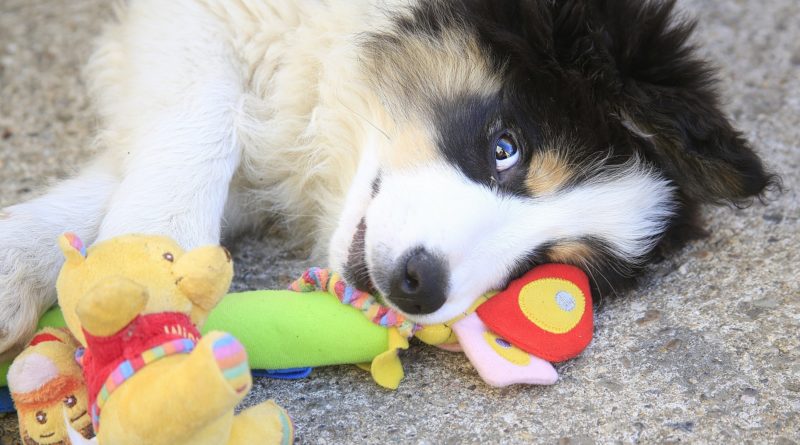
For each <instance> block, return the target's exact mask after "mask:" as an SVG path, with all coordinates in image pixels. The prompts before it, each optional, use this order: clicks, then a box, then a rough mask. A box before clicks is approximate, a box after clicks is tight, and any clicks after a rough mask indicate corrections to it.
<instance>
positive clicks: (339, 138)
mask: <svg viewBox="0 0 800 445" xmlns="http://www.w3.org/2000/svg"><path fill="white" fill-rule="evenodd" d="M410 1H412V0H408V1H405V0H392V1H389V0H386V1H376V0H372V1H370V0H341V1H328V2H323V1H318V0H269V1H265V0H170V1H163V0H135V1H132V2H130V4H129V5H128V6H126V7H124V8H120V12H119V21H118V22H116V23H114V24H112V25H110V26H109V27H108V28H107V29H106V31H105V32H104V34H103V36H102V37H101V39H100V46H99V48H98V50H97V52H96V54H95V55H94V57H93V58H92V60H91V62H90V64H89V67H88V71H87V72H88V74H89V77H90V81H91V92H92V96H93V98H94V100H95V103H96V105H97V109H98V112H99V115H100V117H101V119H102V122H103V130H102V132H101V133H100V135H99V142H100V144H101V145H102V146H103V147H105V152H104V153H103V154H102V155H101V156H100V157H98V159H97V160H96V161H94V162H93V163H92V164H91V165H90V166H89V167H88V168H87V169H86V170H85V171H84V172H83V173H82V174H81V175H79V176H78V177H76V178H74V179H72V180H69V181H66V182H64V183H62V184H60V185H58V186H56V187H55V188H53V189H52V190H50V191H49V192H48V193H46V194H44V195H43V196H41V197H40V198H37V199H35V200H33V201H30V202H26V203H22V204H19V205H15V206H12V207H10V208H8V209H6V210H5V213H6V217H5V218H4V219H0V329H2V330H3V331H2V335H0V337H1V338H0V351H3V350H6V349H8V348H10V347H12V346H14V345H15V344H18V343H19V342H20V341H21V340H23V339H24V338H26V337H27V336H28V334H29V333H30V329H31V328H32V323H31V322H32V320H34V319H35V318H36V317H37V316H38V315H39V314H40V313H41V312H42V311H43V310H44V309H45V308H46V307H47V306H49V305H50V304H52V303H53V301H54V293H53V292H54V290H53V283H54V281H55V277H56V274H57V272H58V269H59V266H60V264H61V261H60V255H59V253H58V249H57V247H56V243H55V240H56V239H57V236H58V235H59V234H61V233H62V232H64V231H73V232H76V233H77V234H78V235H79V236H80V237H81V238H83V239H84V240H85V241H86V242H87V243H93V242H95V241H97V240H102V239H107V238H109V237H113V236H116V235H119V234H123V233H129V232H142V233H159V234H166V235H169V236H172V237H173V238H175V239H176V240H178V241H179V242H180V243H181V244H182V245H183V246H184V247H185V248H187V249H188V248H193V247H196V246H198V245H203V244H209V243H217V242H219V240H220V236H223V235H224V234H230V233H234V232H236V231H238V230H241V229H243V228H247V227H250V226H252V225H255V224H257V222H258V221H260V220H261V219H262V218H264V217H265V216H266V215H273V216H274V215H280V216H282V217H284V219H285V220H286V221H287V222H289V223H292V224H293V225H292V227H294V228H295V232H294V233H296V234H298V236H301V234H302V236H303V237H305V238H306V239H315V240H319V241H320V242H319V243H318V244H317V250H316V252H317V253H324V252H325V251H326V250H328V253H329V255H330V265H331V266H333V267H335V268H340V267H342V266H343V264H344V262H345V261H346V259H347V255H348V249H349V246H350V242H351V240H352V238H353V234H354V232H355V227H356V225H357V224H358V222H359V221H360V220H361V218H362V217H364V216H365V215H366V217H367V220H369V224H370V230H369V232H368V234H367V238H366V243H367V260H368V263H369V264H370V266H371V269H373V270H375V271H376V274H377V275H380V273H381V270H382V269H384V270H385V269H388V268H390V267H391V266H392V263H393V262H394V261H396V260H397V258H398V257H399V256H400V255H401V254H402V253H403V252H404V251H405V250H406V249H408V248H411V247H414V246H417V245H421V244H422V245H425V244H427V245H430V246H431V247H432V248H435V249H437V251H441V252H444V253H445V255H446V257H447V259H448V260H449V261H450V263H451V264H450V269H451V271H452V277H451V281H450V286H449V288H450V293H449V296H448V302H447V303H446V304H445V306H444V307H443V308H442V309H440V310H439V311H437V312H436V313H434V314H431V315H429V316H424V317H418V318H419V319H420V320H421V321H443V320H446V319H448V318H450V317H451V316H453V315H454V314H456V313H458V312H460V311H463V310H465V309H466V306H467V305H469V303H470V301H471V298H473V297H474V295H476V294H479V293H481V292H484V291H486V290H488V289H489V288H491V287H494V286H498V285H500V284H501V280H502V279H503V277H505V276H506V275H507V273H508V269H509V268H510V267H513V262H514V260H515V259H518V258H519V257H520V255H523V254H525V253H526V252H527V251H529V250H530V249H532V248H535V247H536V245H538V244H540V243H542V242H545V241H547V240H552V239H558V238H561V237H572V236H599V237H601V238H602V239H604V240H606V241H607V242H608V243H609V246H610V247H611V248H612V249H615V250H617V251H618V253H620V254H622V255H624V256H626V257H637V256H639V255H641V254H643V253H644V252H646V251H647V250H648V249H649V248H650V247H651V246H652V243H653V242H655V239H656V238H655V237H656V236H657V234H659V233H660V232H661V231H662V230H663V228H664V227H663V221H664V220H665V218H666V215H667V214H668V213H669V211H670V206H669V201H670V200H671V194H672V191H671V188H670V186H669V184H668V183H667V182H666V181H664V180H662V179H661V178H659V177H658V176H657V175H656V174H653V173H651V172H650V171H649V170H648V169H647V168H646V167H645V166H643V165H642V164H640V163H638V162H634V163H632V164H630V165H628V166H626V167H625V174H624V175H619V174H617V173H619V172H614V171H611V172H607V173H606V174H605V175H599V176H598V177H597V178H596V180H594V181H591V182H589V183H588V184H586V185H584V186H582V187H580V188H576V189H573V190H572V191H570V192H568V193H565V194H561V195H557V196H549V197H542V198H541V199H538V200H524V199H522V198H512V197H499V196H498V195H497V194H496V193H493V191H492V190H491V189H489V188H486V187H483V186H480V185H478V184H475V183H472V182H470V181H468V180H467V179H466V178H465V177H463V176H462V175H460V174H459V173H458V172H457V171H456V170H455V169H453V168H451V167H448V166H446V165H445V164H444V163H443V162H442V161H441V160H440V159H438V158H436V156H435V155H432V152H431V151H430V150H429V149H428V148H427V147H425V146H424V145H425V144H424V143H421V144H417V145H419V146H416V147H414V148H415V150H412V153H416V155H418V156H419V159H417V161H419V162H417V163H415V162H410V163H409V162H407V161H408V159H400V160H398V159H395V158H396V156H394V155H393V154H392V152H391V150H392V143H391V142H392V141H393V140H394V138H395V136H397V134H398V132H402V131H403V130H402V129H403V128H405V127H404V123H407V122H405V121H404V120H405V119H409V120H410V118H409V117H408V116H404V117H403V118H402V119H398V118H397V116H395V119H392V118H390V117H389V116H388V114H390V112H388V111H387V109H390V108H391V107H390V106H388V105H387V106H386V108H384V106H383V105H381V104H386V98H385V97H379V96H381V95H382V94H383V95H385V94H386V92H385V91H383V92H381V91H376V92H374V93H373V90H380V89H379V88H377V89H376V88H372V87H370V86H369V85H370V79H367V78H365V73H364V72H363V71H362V70H361V68H360V66H361V65H360V63H359V54H358V51H357V48H358V45H357V44H356V43H357V39H358V38H359V36H361V35H363V33H365V32H369V31H372V30H380V29H383V28H385V27H386V26H387V23H388V19H389V16H390V15H391V14H388V13H387V11H391V12H392V14H398V13H403V11H404V9H405V8H406V6H407V4H408V2H410ZM429 43H430V42H429ZM461 43H463V44H464V45H466V49H465V50H466V51H469V43H468V42H453V43H452V45H451V46H458V45H459V44H461ZM439 47H442V46H439ZM443 47H444V48H445V49H444V50H443V51H445V53H442V54H439V55H437V56H436V57H435V60H429V61H428V62H430V63H433V64H437V63H447V60H448V58H447V57H445V56H446V51H447V49H446V48H447V45H444V46H443ZM411 49H413V48H411ZM420 53H421V54H422V53H424V51H420ZM450 59H452V62H453V63H455V64H458V63H460V64H462V65H463V64H465V63H467V62H464V58H461V57H457V56H453V57H451V58H450ZM421 63H422V62H421ZM466 66H467V68H465V69H459V68H455V69H450V70H449V71H448V70H447V69H444V73H445V74H446V80H447V81H448V82H449V81H450V80H448V79H451V77H447V76H455V78H457V77H458V75H459V73H461V74H462V75H463V76H462V77H464V79H467V80H469V79H473V78H475V79H479V78H480V76H476V75H475V72H474V70H475V69H480V67H474V66H472V67H470V66H469V65H466ZM445 68H447V67H445ZM465 70H466V71H465ZM454 88H457V86H456V87H454ZM482 88H484V89H486V88H489V89H491V83H489V84H486V85H483V86H482ZM395 105H396V104H395ZM401 121H402V122H401ZM426 156H429V157H431V158H430V159H423V158H425V157H426ZM412 161H413V160H412ZM422 161H424V165H419V164H420V163H422ZM379 169H380V170H381V172H382V185H381V187H382V189H381V193H380V194H379V195H378V196H377V197H376V198H374V199H373V198H372V197H371V182H372V181H373V180H374V179H375V176H376V174H377V171H378V170H379ZM612 179H614V180H612ZM432 189H433V190H435V193H431V190H432ZM608 200H614V201H616V202H619V203H620V204H619V206H617V207H616V209H613V208H610V207H608V206H602V205H600V204H599V203H601V202H603V201H605V202H608ZM466 202H469V204H468V205H467V204H463V203H466ZM487 215H488V216H487ZM446 222H450V223H451V224H450V225H448V226H445V225H444V224H445V223H446ZM489 229H492V230H494V232H493V233H494V234H493V235H491V236H482V233H486V232H487V231H489ZM376 281H377V283H376V284H377V285H378V287H379V288H380V287H381V285H380V283H381V280H380V279H378V280H376ZM381 290H383V291H385V290H386V289H381Z"/></svg>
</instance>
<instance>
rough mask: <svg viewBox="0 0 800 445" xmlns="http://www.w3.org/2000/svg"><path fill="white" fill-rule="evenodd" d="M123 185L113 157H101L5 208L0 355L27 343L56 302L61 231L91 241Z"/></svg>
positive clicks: (0, 218)
mask: <svg viewBox="0 0 800 445" xmlns="http://www.w3.org/2000/svg"><path fill="white" fill-rule="evenodd" d="M118 183H119V180H118V178H117V176H116V174H115V166H114V163H113V161H112V160H111V159H110V158H109V157H108V156H102V157H100V158H99V159H97V160H96V161H95V162H94V163H92V164H91V165H90V166H89V167H87V168H86V169H85V170H84V171H83V172H81V174H80V175H78V176H76V177H75V178H72V179H69V180H66V181H63V182H61V183H60V184H58V185H56V186H54V187H52V188H51V189H50V190H49V191H48V192H47V193H45V194H43V195H42V196H40V197H38V198H35V199H33V200H30V201H28V202H24V203H21V204H17V205H13V206H11V207H8V208H5V209H0V358H7V357H6V356H7V355H9V353H8V352H9V351H10V352H11V353H13V352H14V351H15V350H17V349H19V348H20V347H21V346H23V344H24V342H25V341H27V339H28V338H29V337H30V335H31V334H32V333H33V329H34V328H35V326H36V321H37V319H38V317H39V316H40V315H41V313H42V312H43V311H45V310H46V309H47V308H48V307H50V306H51V305H52V304H53V303H55V301H56V293H55V286H54V284H55V281H56V276H57V275H58V271H59V268H60V267H61V264H62V263H63V256H62V255H61V252H59V249H58V237H59V235H61V234H62V233H64V232H66V231H69V232H74V233H76V234H77V235H79V236H80V237H81V239H83V240H85V241H86V242H92V241H93V240H94V239H95V237H96V236H97V232H98V229H99V227H100V222H101V221H102V219H103V216H104V215H105V211H106V208H107V206H108V201H109V198H110V197H111V195H112V193H113V191H114V190H115V188H116V187H117V184H118Z"/></svg>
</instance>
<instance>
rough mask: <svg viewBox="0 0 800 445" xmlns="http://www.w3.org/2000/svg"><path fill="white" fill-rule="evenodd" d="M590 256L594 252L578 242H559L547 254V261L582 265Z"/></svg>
mask: <svg viewBox="0 0 800 445" xmlns="http://www.w3.org/2000/svg"><path fill="white" fill-rule="evenodd" d="M592 256H594V251H593V250H592V249H591V248H590V247H589V246H587V245H586V244H585V243H582V242H580V241H564V242H560V243H558V244H556V245H555V246H553V247H551V248H550V250H549V252H548V257H549V260H550V261H553V262H556V263H567V264H582V263H584V262H586V261H587V260H589V259H590V258H591V257H592Z"/></svg>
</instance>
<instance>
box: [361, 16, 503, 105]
mask: <svg viewBox="0 0 800 445" xmlns="http://www.w3.org/2000/svg"><path fill="white" fill-rule="evenodd" d="M366 66H367V72H368V73H369V77H370V78H371V79H374V80H373V83H374V87H375V89H376V90H377V91H378V92H379V94H380V96H381V97H382V99H383V101H384V103H385V104H386V105H387V106H388V107H389V108H390V111H391V112H392V114H393V115H396V116H406V117H407V116H412V115H415V114H419V113H422V114H426V113H430V112H432V110H430V109H428V105H429V104H430V103H433V101H436V100H442V99H444V100H449V99H453V98H456V97H459V96H460V95H462V94H473V95H474V94H478V95H483V96H487V97H491V96H495V95H497V94H498V92H499V91H500V88H501V85H502V82H501V81H500V78H499V76H498V75H497V74H496V73H495V72H494V68H492V67H491V66H490V64H489V60H488V58H487V56H486V54H485V51H484V50H483V49H482V48H481V47H480V44H479V43H478V42H477V41H476V40H475V39H473V38H471V37H467V36H464V35H463V33H460V32H457V31H453V30H444V31H443V32H442V34H441V36H439V37H437V38H435V39H434V38H431V37H428V36H420V35H405V34H404V35H402V37H401V38H399V39H398V40H397V42H396V43H392V44H384V45H378V46H375V47H372V48H371V52H370V53H369V58H368V60H367V61H366Z"/></svg>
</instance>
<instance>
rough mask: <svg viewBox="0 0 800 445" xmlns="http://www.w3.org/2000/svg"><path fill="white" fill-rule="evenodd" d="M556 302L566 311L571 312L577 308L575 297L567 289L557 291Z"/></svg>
mask: <svg viewBox="0 0 800 445" xmlns="http://www.w3.org/2000/svg"><path fill="white" fill-rule="evenodd" d="M556 303H557V304H558V307H560V308H561V310H563V311H565V312H571V311H572V310H573V309H575V297H573V296H572V294H571V293H569V292H567V291H563V290H562V291H558V292H557V293H556Z"/></svg>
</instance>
